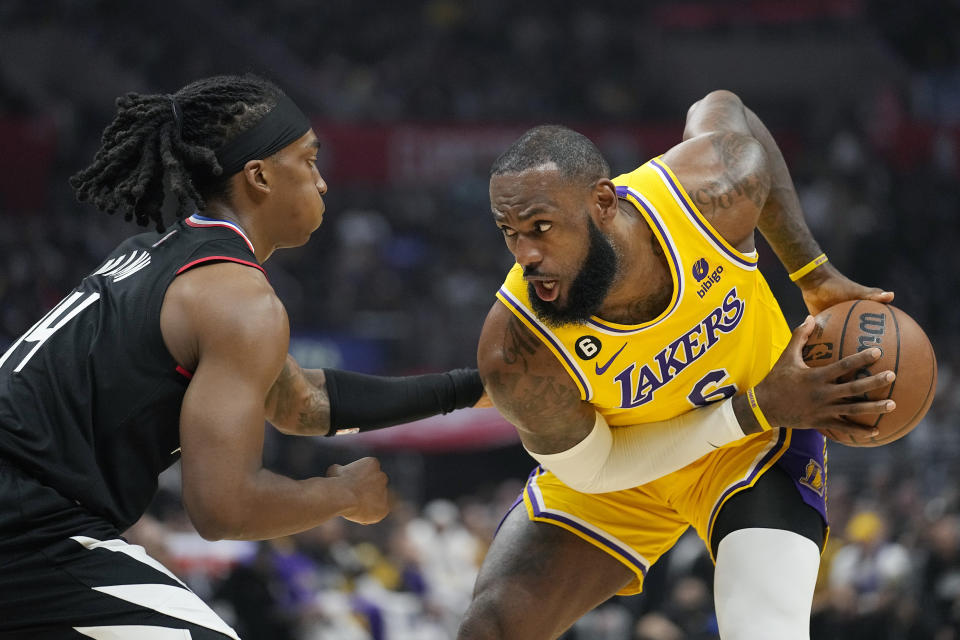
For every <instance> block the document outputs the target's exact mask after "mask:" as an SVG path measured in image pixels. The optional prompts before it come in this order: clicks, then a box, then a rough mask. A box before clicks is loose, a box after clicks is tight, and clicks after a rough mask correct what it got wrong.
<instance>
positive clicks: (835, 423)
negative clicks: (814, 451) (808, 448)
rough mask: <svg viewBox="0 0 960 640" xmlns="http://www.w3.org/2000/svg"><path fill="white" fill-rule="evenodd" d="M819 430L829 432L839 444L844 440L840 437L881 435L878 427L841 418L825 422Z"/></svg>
mask: <svg viewBox="0 0 960 640" xmlns="http://www.w3.org/2000/svg"><path fill="white" fill-rule="evenodd" d="M818 428H819V429H820V430H821V431H829V432H830V434H829V435H830V437H831V438H833V439H834V440H837V441H839V442H843V439H842V438H839V437H838V436H842V435H849V436H853V437H854V438H865V437H870V436H875V435H877V434H878V433H880V430H879V429H877V428H876V427H873V426H870V425H866V424H858V423H856V422H851V421H849V420H843V419H841V418H835V419H833V420H824V421H823V423H822V424H821V425H820V426H819V427H818Z"/></svg>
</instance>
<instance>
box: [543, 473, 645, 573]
mask: <svg viewBox="0 0 960 640" xmlns="http://www.w3.org/2000/svg"><path fill="white" fill-rule="evenodd" d="M538 471H542V468H541V467H537V468H536V469H534V472H533V473H532V474H530V479H529V480H527V497H528V498H530V504H531V505H532V506H533V515H534V516H536V517H537V518H543V519H546V520H556V521H557V522H562V523H564V524H566V525H568V526H570V527H573V528H574V529H576V530H577V531H579V532H580V533H582V534H584V535H585V536H587V537H588V538H591V539H593V540H596V541H597V542H599V543H600V544H601V545H603V546H605V547H607V548H609V549H612V550H613V551H615V552H617V554H618V555H620V556H621V557H622V558H623V559H624V560H626V561H627V562H629V563H630V564H631V565H633V566H634V567H636V568H637V569H639V570H640V573H641V574H642V575H643V576H644V577H646V575H647V567H646V566H644V565H643V563H642V562H640V561H639V560H637V559H636V558H634V557H633V554H631V553H630V552H629V551H627V550H625V549H624V548H623V547H621V546H620V545H618V544H617V543H615V542H613V541H612V540H610V539H608V538H605V537H603V536H602V535H600V534H599V533H597V532H596V531H591V530H590V529H588V528H586V527H584V526H583V525H582V524H580V523H579V522H576V521H575V520H571V519H570V518H568V517H566V516H564V515H562V514H559V513H551V512H549V511H547V510H546V509H540V506H539V505H538V504H537V497H536V495H535V494H534V492H533V484H534V482H536V476H537V475H539V474H538Z"/></svg>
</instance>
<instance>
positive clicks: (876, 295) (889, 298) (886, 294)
mask: <svg viewBox="0 0 960 640" xmlns="http://www.w3.org/2000/svg"><path fill="white" fill-rule="evenodd" d="M867 299H868V300H876V301H877V302H882V303H884V304H889V303H891V302H893V291H881V290H879V289H877V290H875V291H874V292H872V293H871V294H870V295H869V296H867Z"/></svg>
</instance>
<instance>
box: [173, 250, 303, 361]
mask: <svg viewBox="0 0 960 640" xmlns="http://www.w3.org/2000/svg"><path fill="white" fill-rule="evenodd" d="M161 328H162V331H163V337H164V341H165V342H166V343H167V346H168V348H169V349H170V352H171V354H172V355H173V356H174V358H175V359H176V360H178V362H180V364H182V365H183V366H186V367H187V368H192V367H195V366H196V365H197V364H198V361H199V360H200V359H201V357H202V356H204V355H210V354H221V355H224V356H241V354H244V353H245V352H259V353H260V354H261V355H267V354H270V353H271V352H275V355H276V358H270V360H271V361H272V360H273V359H279V360H280V361H281V362H280V365H282V359H283V358H285V357H286V351H287V346H288V343H289V338H290V327H289V321H288V318H287V313H286V309H285V308H284V306H283V303H282V302H280V299H279V298H278V297H277V295H276V293H275V292H274V290H273V287H271V286H270V283H269V282H268V281H267V279H266V276H265V275H264V274H263V272H261V271H260V270H258V269H253V268H251V267H249V266H245V265H242V264H237V263H234V262H218V263H213V264H209V265H205V266H202V267H199V268H195V269H191V270H189V271H187V272H185V273H183V274H181V275H179V276H178V277H177V278H175V279H174V281H173V282H172V283H171V285H170V287H169V288H168V289H167V293H166V296H165V297H164V302H163V308H162V311H161ZM271 346H273V347H274V348H272V349H271V348H270V347H271ZM280 365H278V367H279V366H280ZM278 371H279V368H278Z"/></svg>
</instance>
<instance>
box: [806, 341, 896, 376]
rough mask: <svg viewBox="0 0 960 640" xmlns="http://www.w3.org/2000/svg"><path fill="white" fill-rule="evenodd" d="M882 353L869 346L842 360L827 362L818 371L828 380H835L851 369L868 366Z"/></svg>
mask: <svg viewBox="0 0 960 640" xmlns="http://www.w3.org/2000/svg"><path fill="white" fill-rule="evenodd" d="M882 355H883V352H882V351H880V349H878V348H876V347H871V348H870V349H864V350H863V351H860V352H858V353H855V354H853V355H852V356H847V357H846V358H843V359H842V360H838V361H837V362H834V363H833V364H828V365H827V366H825V367H821V368H820V371H821V372H822V373H823V376H824V377H825V378H826V379H828V380H836V379H837V378H839V377H840V376H843V375H845V374H847V373H850V372H851V371H856V370H858V369H862V368H864V367H869V366H870V365H871V364H873V363H874V362H876V361H877V360H879V359H880V356H882Z"/></svg>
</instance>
